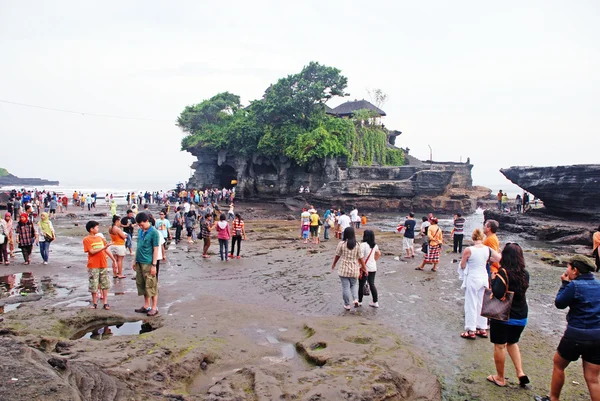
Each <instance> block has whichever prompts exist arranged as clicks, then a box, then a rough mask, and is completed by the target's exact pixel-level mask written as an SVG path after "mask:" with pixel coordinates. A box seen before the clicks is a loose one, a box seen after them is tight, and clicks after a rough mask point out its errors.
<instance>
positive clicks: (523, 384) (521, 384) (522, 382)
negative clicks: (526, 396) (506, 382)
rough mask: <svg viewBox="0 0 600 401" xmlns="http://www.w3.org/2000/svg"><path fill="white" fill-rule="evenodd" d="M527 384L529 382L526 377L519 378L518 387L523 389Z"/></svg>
mask: <svg viewBox="0 0 600 401" xmlns="http://www.w3.org/2000/svg"><path fill="white" fill-rule="evenodd" d="M529 383H531V382H530V381H529V377H527V375H525V376H519V386H521V387H523V388H525V387H527V385H528V384H529Z"/></svg>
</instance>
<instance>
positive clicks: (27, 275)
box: [0, 272, 71, 298]
mask: <svg viewBox="0 0 600 401" xmlns="http://www.w3.org/2000/svg"><path fill="white" fill-rule="evenodd" d="M70 292H71V289H69V288H66V287H63V286H56V285H54V284H53V283H52V279H51V278H50V277H48V276H43V277H42V278H41V279H40V280H39V283H38V280H37V279H36V277H35V276H34V275H33V273H32V272H23V273H15V274H7V275H4V276H0V298H10V297H16V296H27V295H29V294H41V295H53V296H56V297H65V296H67V295H69V293H70Z"/></svg>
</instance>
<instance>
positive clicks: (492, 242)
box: [483, 220, 500, 274]
mask: <svg viewBox="0 0 600 401" xmlns="http://www.w3.org/2000/svg"><path fill="white" fill-rule="evenodd" d="M498 227H500V224H498V222H497V221H496V220H488V221H486V222H485V223H483V233H484V234H485V239H484V240H483V245H485V246H489V247H490V248H492V249H493V250H494V251H496V252H500V241H498V236H497V235H496V232H497V231H498ZM499 268H500V263H498V262H493V263H492V264H491V265H490V268H489V271H488V274H490V273H498V269H499Z"/></svg>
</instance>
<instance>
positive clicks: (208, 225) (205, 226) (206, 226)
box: [200, 213, 241, 258]
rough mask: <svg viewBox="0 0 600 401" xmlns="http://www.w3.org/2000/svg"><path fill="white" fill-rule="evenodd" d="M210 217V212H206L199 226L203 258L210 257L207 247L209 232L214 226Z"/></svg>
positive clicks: (208, 246) (208, 244)
mask: <svg viewBox="0 0 600 401" xmlns="http://www.w3.org/2000/svg"><path fill="white" fill-rule="evenodd" d="M212 217H213V216H212V214H211V213H206V214H205V215H204V221H203V222H202V226H201V227H200V229H201V230H202V240H203V241H204V248H203V249H202V257H203V258H209V257H210V256H209V255H208V248H210V232H211V231H212V230H213V228H214V225H213V224H212ZM240 246H241V245H240ZM232 253H233V252H232Z"/></svg>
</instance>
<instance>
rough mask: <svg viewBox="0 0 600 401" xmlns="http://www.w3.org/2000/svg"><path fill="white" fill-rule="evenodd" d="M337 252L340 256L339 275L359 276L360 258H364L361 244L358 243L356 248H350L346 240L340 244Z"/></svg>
mask: <svg viewBox="0 0 600 401" xmlns="http://www.w3.org/2000/svg"><path fill="white" fill-rule="evenodd" d="M335 254H336V256H339V257H340V260H339V262H340V265H339V266H340V267H339V269H338V275H339V276H340V277H354V278H357V277H358V276H359V273H360V263H358V259H360V258H364V255H363V253H362V251H361V247H360V246H359V244H356V246H355V247H354V249H348V246H346V241H342V242H340V243H339V244H338V246H337V248H336V250H335Z"/></svg>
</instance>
